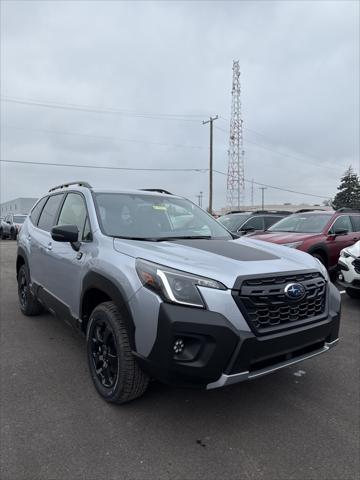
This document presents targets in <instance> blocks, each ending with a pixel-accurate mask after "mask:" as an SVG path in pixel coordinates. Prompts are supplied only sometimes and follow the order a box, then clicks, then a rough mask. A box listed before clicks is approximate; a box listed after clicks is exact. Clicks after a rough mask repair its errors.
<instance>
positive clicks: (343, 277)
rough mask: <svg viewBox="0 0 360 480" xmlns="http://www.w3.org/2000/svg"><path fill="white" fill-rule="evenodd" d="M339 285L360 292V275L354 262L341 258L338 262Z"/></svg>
mask: <svg viewBox="0 0 360 480" xmlns="http://www.w3.org/2000/svg"><path fill="white" fill-rule="evenodd" d="M351 260H353V259H351ZM337 283H338V284H339V285H340V286H341V287H343V288H345V289H346V288H351V289H352V290H357V291H360V275H359V274H358V273H356V271H355V268H354V266H353V264H352V262H351V261H348V259H345V260H342V259H341V258H340V259H339V261H338V275H337Z"/></svg>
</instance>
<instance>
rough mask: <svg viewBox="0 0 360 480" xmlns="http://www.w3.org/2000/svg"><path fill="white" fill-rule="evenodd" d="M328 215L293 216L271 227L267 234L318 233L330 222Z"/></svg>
mask: <svg viewBox="0 0 360 480" xmlns="http://www.w3.org/2000/svg"><path fill="white" fill-rule="evenodd" d="M330 218H331V215H328V214H318V213H315V214H309V213H307V214H303V213H302V214H301V213H298V214H294V215H290V217H286V218H283V219H282V220H280V221H279V222H277V223H275V224H274V225H272V226H271V227H270V228H269V229H268V231H269V232H298V233H320V232H322V231H323V229H324V228H325V226H326V224H327V223H328V221H329V220H330Z"/></svg>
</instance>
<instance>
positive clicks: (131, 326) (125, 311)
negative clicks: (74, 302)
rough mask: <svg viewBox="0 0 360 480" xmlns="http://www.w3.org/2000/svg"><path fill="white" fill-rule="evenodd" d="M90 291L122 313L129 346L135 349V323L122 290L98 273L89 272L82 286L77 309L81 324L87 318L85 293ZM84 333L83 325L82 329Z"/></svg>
mask: <svg viewBox="0 0 360 480" xmlns="http://www.w3.org/2000/svg"><path fill="white" fill-rule="evenodd" d="M92 289H97V290H100V291H101V292H103V293H104V294H106V295H107V296H108V297H110V298H111V300H112V301H113V302H114V303H115V305H116V306H117V308H118V309H119V312H121V313H122V315H123V317H124V320H125V324H126V327H127V333H128V335H129V340H130V345H131V348H132V349H133V350H136V348H135V323H134V320H133V317H132V314H131V312H130V309H129V306H128V303H127V301H126V295H125V291H124V289H123V288H122V287H121V286H120V285H115V283H114V282H113V281H112V280H110V279H109V278H107V277H105V276H103V275H101V274H100V273H97V272H93V271H90V272H88V273H87V274H86V275H85V277H84V279H83V284H82V290H81V298H80V308H79V319H80V321H81V323H82V324H85V323H86V320H87V318H85V312H84V310H83V306H84V297H85V294H86V292H88V291H89V290H92ZM82 330H83V332H84V333H86V331H84V325H83V327H82Z"/></svg>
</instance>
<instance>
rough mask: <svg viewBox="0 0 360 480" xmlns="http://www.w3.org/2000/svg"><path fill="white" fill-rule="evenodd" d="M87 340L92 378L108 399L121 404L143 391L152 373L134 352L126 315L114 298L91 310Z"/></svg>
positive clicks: (138, 395)
mask: <svg viewBox="0 0 360 480" xmlns="http://www.w3.org/2000/svg"><path fill="white" fill-rule="evenodd" d="M86 343H87V357H88V364H89V369H90V374H91V378H92V380H93V382H94V385H95V388H96V390H97V391H98V393H99V394H100V395H101V396H102V397H103V398H104V400H106V401H107V402H111V403H117V404H121V403H126V402H129V401H130V400H134V399H135V398H138V397H140V396H141V395H143V393H144V392H145V390H146V389H147V386H148V383H149V377H148V375H146V373H144V372H143V371H142V370H141V368H140V367H139V365H138V364H137V362H136V359H135V358H134V356H133V354H132V352H131V346H130V342H129V336H128V333H127V329H126V325H125V321H124V318H123V316H122V315H121V314H120V312H119V310H118V309H117V307H116V305H115V304H114V303H113V302H104V303H101V304H100V305H98V306H97V307H96V308H95V309H94V310H93V312H92V313H91V316H90V318H89V323H88V326H87V334H86Z"/></svg>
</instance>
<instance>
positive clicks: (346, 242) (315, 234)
mask: <svg viewBox="0 0 360 480" xmlns="http://www.w3.org/2000/svg"><path fill="white" fill-rule="evenodd" d="M250 236H251V238H256V239H258V240H265V241H266V242H272V243H278V244H280V245H285V246H287V247H292V248H297V249H298V250H302V251H303V252H307V253H310V254H311V255H313V256H314V257H316V258H318V259H319V260H320V261H321V262H322V263H323V264H324V265H325V266H326V268H327V269H328V270H329V271H331V270H334V269H336V267H337V261H338V258H339V254H340V250H342V249H343V248H345V247H348V246H350V245H352V244H353V243H355V242H357V241H358V240H360V210H352V209H349V208H341V209H340V210H337V211H335V212H334V211H316V210H314V211H308V212H300V213H294V214H293V215H290V216H289V217H286V218H283V219H282V220H280V221H279V222H277V223H275V224H274V225H272V226H271V227H270V228H269V229H268V230H266V231H265V232H263V233H260V234H254V235H250Z"/></svg>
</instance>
